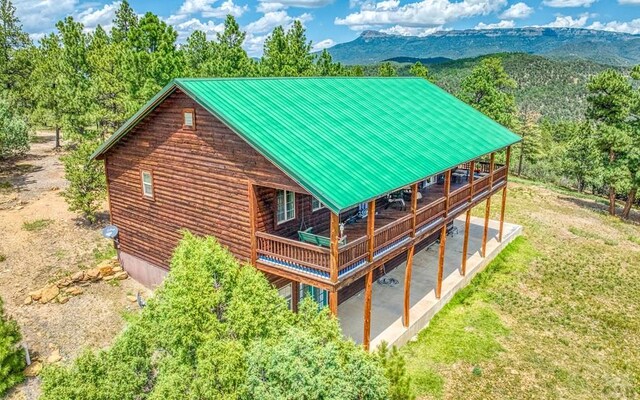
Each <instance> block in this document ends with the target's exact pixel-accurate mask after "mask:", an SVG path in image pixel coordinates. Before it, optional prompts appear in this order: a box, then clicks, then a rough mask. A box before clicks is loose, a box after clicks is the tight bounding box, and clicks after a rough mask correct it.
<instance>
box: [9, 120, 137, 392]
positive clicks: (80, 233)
mask: <svg viewBox="0 0 640 400" xmlns="http://www.w3.org/2000/svg"><path fill="white" fill-rule="evenodd" d="M53 139H54V137H53V134H52V133H51V132H39V133H38V134H37V135H36V137H35V138H34V142H33V143H32V145H31V150H30V151H29V153H28V154H27V155H26V156H24V157H20V158H18V159H16V160H12V161H11V162H8V163H0V260H2V258H3V257H2V256H3V255H4V257H6V259H5V260H4V261H0V297H2V299H4V302H5V311H6V312H7V313H8V315H9V316H11V317H13V318H14V319H15V320H16V321H17V322H18V324H19V325H20V328H21V331H22V335H23V343H24V344H26V345H27V346H28V348H29V350H30V353H31V354H32V357H33V356H34V355H35V356H36V357H39V358H40V359H41V360H44V361H45V365H46V359H47V357H48V356H49V355H50V354H51V353H52V352H54V351H55V350H56V349H57V350H59V351H60V355H61V356H62V361H61V362H62V363H68V362H69V361H70V360H72V359H73V358H74V357H76V356H77V355H78V354H79V353H81V352H82V351H83V350H84V349H86V348H93V349H95V348H101V347H105V346H108V345H109V344H110V342H111V340H113V338H114V337H115V336H116V335H117V334H118V332H119V331H121V329H122V328H123V326H124V321H123V318H122V314H123V313H125V312H127V311H137V309H138V306H137V304H136V303H132V302H130V301H129V300H128V299H127V295H135V294H136V293H137V292H141V293H142V295H143V297H144V296H148V295H149V292H148V291H147V290H146V289H145V288H144V287H143V286H142V285H140V284H138V283H137V282H135V281H133V280H132V279H127V280H124V281H117V283H115V284H111V283H106V282H97V283H92V284H90V285H88V286H86V287H83V288H82V289H83V290H84V293H83V294H81V295H79V296H76V297H71V298H70V299H69V301H68V302H67V303H65V304H59V303H57V302H51V303H48V304H39V303H34V304H31V305H24V300H25V298H26V297H27V293H28V292H30V291H33V290H36V289H39V288H41V287H43V286H45V285H47V284H48V283H51V282H53V281H54V280H56V279H58V278H61V277H63V276H65V275H68V274H71V273H74V272H77V271H79V270H80V269H85V268H90V267H93V266H94V265H95V264H96V263H97V261H96V255H95V253H96V252H104V251H105V250H106V249H108V248H109V246H110V245H111V243H110V241H109V240H106V239H104V238H102V237H101V234H100V229H101V228H102V227H103V226H104V225H105V224H107V223H108V215H107V213H106V210H105V211H104V213H103V218H102V219H101V220H100V221H99V222H98V223H96V224H94V225H92V226H89V225H87V224H86V222H84V221H83V220H82V219H81V218H79V217H78V215H76V214H74V213H72V212H70V211H68V210H67V204H66V203H65V201H64V198H63V197H62V195H61V193H62V191H63V190H64V188H65V187H66V186H67V182H66V181H65V179H64V168H63V165H62V163H61V162H60V160H59V156H60V155H62V154H64V153H63V152H61V151H54V150H53V146H54V141H53ZM7 182H9V183H10V184H11V186H10V187H9V185H8V184H7ZM105 205H106V204H105ZM41 219H45V220H50V221H49V223H48V224H47V225H46V226H44V227H43V228H41V229H38V230H32V231H29V230H26V229H25V228H24V226H23V224H24V223H25V222H32V221H35V220H41ZM39 386H40V380H39V378H29V379H28V381H27V382H26V383H25V384H23V385H20V386H19V387H18V388H16V390H14V391H13V392H11V393H9V395H8V396H7V398H8V399H35V398H37V397H38V394H39Z"/></svg>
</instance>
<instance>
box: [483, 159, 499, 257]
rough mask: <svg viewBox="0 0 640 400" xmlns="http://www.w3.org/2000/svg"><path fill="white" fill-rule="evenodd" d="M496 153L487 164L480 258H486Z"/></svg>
mask: <svg viewBox="0 0 640 400" xmlns="http://www.w3.org/2000/svg"><path fill="white" fill-rule="evenodd" d="M495 156H496V153H491V161H490V163H489V194H488V195H487V202H486V203H485V208H484V231H483V232H482V257H486V256H487V239H488V236H489V213H490V212H491V195H492V194H493V193H491V191H492V190H493V169H494V168H493V167H494V164H495V158H496V157H495Z"/></svg>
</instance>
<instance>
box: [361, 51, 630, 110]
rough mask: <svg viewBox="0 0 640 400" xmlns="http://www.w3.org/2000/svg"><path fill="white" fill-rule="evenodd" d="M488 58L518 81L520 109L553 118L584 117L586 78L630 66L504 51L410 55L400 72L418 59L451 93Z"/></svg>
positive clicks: (373, 68) (407, 73)
mask: <svg viewBox="0 0 640 400" xmlns="http://www.w3.org/2000/svg"><path fill="white" fill-rule="evenodd" d="M487 57H498V58H500V59H501V60H502V64H503V65H504V69H505V70H506V71H507V73H508V74H509V76H511V77H512V78H513V79H514V80H515V81H516V83H517V87H516V89H515V91H514V94H515V97H516V102H517V104H518V108H519V109H525V108H527V109H529V110H532V111H535V112H538V113H540V114H541V115H542V117H544V118H547V119H550V120H561V119H582V118H583V117H584V110H585V107H586V97H587V86H586V85H587V81H588V80H589V78H590V77H592V76H594V75H597V74H598V73H600V72H602V71H604V70H605V69H607V68H613V69H616V70H618V71H621V72H622V73H624V74H625V75H627V74H628V73H629V71H630V68H626V67H614V66H610V65H605V64H599V63H596V62H593V61H588V60H578V59H569V60H556V59H550V58H546V57H543V56H538V55H532V54H525V53H501V54H493V55H487V56H481V57H475V58H465V59H461V60H450V61H445V62H441V61H440V60H437V61H436V62H433V63H428V62H425V60H419V59H413V58H409V57H404V58H401V60H402V61H403V63H401V64H398V75H400V76H410V75H411V72H410V71H409V70H410V68H411V65H413V63H415V62H416V61H420V62H422V63H423V64H427V66H428V68H429V73H430V74H431V79H432V80H433V81H434V82H435V83H436V84H437V85H438V86H440V87H442V88H443V89H445V90H446V91H448V92H450V93H457V92H459V91H460V83H461V82H462V80H463V79H464V78H465V77H466V76H468V75H469V74H470V73H471V70H472V69H473V68H474V67H475V66H477V65H478V63H479V62H480V60H482V59H483V58H487ZM365 73H366V74H367V75H377V74H378V67H377V66H367V67H365Z"/></svg>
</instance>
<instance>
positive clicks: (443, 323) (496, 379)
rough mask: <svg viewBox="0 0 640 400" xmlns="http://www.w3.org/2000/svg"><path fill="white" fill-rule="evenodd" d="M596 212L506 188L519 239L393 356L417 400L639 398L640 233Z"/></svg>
mask: <svg viewBox="0 0 640 400" xmlns="http://www.w3.org/2000/svg"><path fill="white" fill-rule="evenodd" d="M497 199H498V197H496V198H495V201H494V205H493V207H492V210H491V213H492V217H493V218H496V217H497V213H498V212H499V201H498V200H497ZM601 208H602V205H601V204H600V203H598V202H597V201H596V199H590V198H588V196H587V197H585V196H581V197H580V198H573V197H572V196H570V195H569V194H568V192H566V191H561V190H560V191H558V190H555V189H553V188H550V187H544V186H538V185H531V184H528V183H525V182H522V181H520V182H518V183H514V184H512V185H511V188H510V193H509V199H508V206H507V220H508V221H510V222H515V223H518V224H521V225H523V226H524V234H523V236H522V237H520V238H518V239H517V240H515V241H514V242H513V243H511V244H510V245H509V246H508V247H507V248H506V249H505V250H504V251H503V252H502V253H501V254H500V255H499V256H498V257H497V258H496V259H495V260H494V261H493V262H492V263H491V264H490V265H489V266H488V268H487V269H486V270H485V271H484V272H483V273H481V274H479V275H478V276H477V277H476V278H475V279H474V280H473V281H472V283H471V284H470V285H469V286H468V287H467V288H465V289H464V290H462V291H461V292H459V293H458V294H457V295H456V296H455V297H454V299H453V300H452V301H451V302H450V303H449V304H448V305H447V306H446V307H445V308H444V309H443V310H442V311H441V312H440V313H439V314H438V315H437V316H436V317H435V318H434V319H433V320H432V322H431V324H430V326H429V327H428V328H427V329H425V330H423V331H422V332H421V333H420V335H419V337H418V340H417V341H416V342H413V343H411V344H409V345H407V346H405V347H404V348H403V350H402V351H403V353H404V354H405V356H406V357H407V365H408V368H409V371H410V374H411V377H412V381H413V385H414V388H415V390H416V394H417V395H418V398H451V399H457V398H464V399H488V398H496V399H506V398H512V399H527V398H530V399H593V398H640V240H639V239H638V238H640V228H639V227H638V225H635V224H632V223H625V222H621V221H620V220H619V219H617V218H612V217H609V216H607V215H606V214H605V213H603V212H602V211H601ZM483 212H484V211H483V207H482V206H479V207H477V208H476V210H474V213H475V214H476V215H481V214H482V213H483Z"/></svg>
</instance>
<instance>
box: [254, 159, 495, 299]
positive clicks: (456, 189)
mask: <svg viewBox="0 0 640 400" xmlns="http://www.w3.org/2000/svg"><path fill="white" fill-rule="evenodd" d="M469 167H470V164H469V163H465V164H462V165H460V166H458V167H457V168H455V172H453V173H451V172H450V171H449V173H443V174H441V175H440V176H438V177H436V179H438V180H439V181H437V182H434V183H433V184H430V185H424V186H422V187H419V186H418V184H415V185H412V187H408V188H403V189H401V190H399V191H398V192H395V194H393V198H392V199H390V195H389V196H383V197H381V198H378V199H376V200H374V201H372V202H370V203H369V204H368V207H366V208H364V209H358V208H354V209H352V210H348V211H346V212H343V213H341V214H340V215H339V216H337V218H338V224H337V225H338V226H335V227H334V229H338V232H337V234H338V240H339V244H338V249H337V250H338V251H337V253H338V257H337V261H338V262H337V276H336V277H335V278H337V279H336V280H335V281H332V269H331V249H330V246H329V243H330V240H329V238H330V237H331V224H329V223H326V224H324V227H323V228H322V229H319V230H317V229H314V230H313V234H314V236H317V237H320V238H322V241H323V243H326V244H327V245H326V246H322V245H317V244H312V243H309V242H305V241H302V240H300V238H299V237H297V235H295V234H294V235H290V236H289V237H287V236H283V235H279V234H274V233H270V232H266V231H256V261H258V262H260V263H261V264H263V265H268V266H270V267H277V268H281V269H285V270H288V271H290V272H291V273H297V274H301V275H304V276H306V277H308V278H309V279H311V280H313V282H312V283H315V285H316V286H318V287H322V288H328V287H329V286H335V285H333V284H335V283H338V284H340V283H342V282H346V283H349V282H351V281H352V280H353V278H354V277H355V278H357V277H358V272H361V271H362V270H363V269H364V268H366V266H367V265H369V264H371V263H372V262H374V261H377V260H380V259H382V258H386V257H387V256H388V255H390V254H392V253H394V252H395V251H397V250H399V249H402V248H404V247H406V245H407V244H409V243H410V242H413V241H416V242H417V241H420V240H422V239H424V238H425V237H426V236H428V235H429V234H432V233H433V232H435V231H437V230H438V229H439V228H441V227H442V226H443V225H444V224H446V223H448V222H450V221H451V220H453V218H455V217H456V216H457V215H459V214H460V213H462V212H464V211H465V210H467V209H468V208H469V207H471V206H473V205H475V204H477V203H478V202H479V201H482V200H483V199H485V198H486V197H487V196H489V195H490V194H492V193H493V192H495V191H497V190H499V189H501V188H502V187H503V186H504V184H505V182H506V174H507V168H506V166H504V165H495V166H493V167H492V166H491V165H489V163H478V164H476V167H475V168H474V170H475V171H476V172H475V174H474V175H473V178H471V175H470V174H469ZM445 176H446V177H448V179H449V181H448V182H445ZM412 188H417V189H418V191H417V193H418V195H417V196H415V204H413V203H412V201H413V197H414V196H413V195H412ZM400 200H401V201H400ZM372 205H373V207H372V208H373V209H374V213H375V214H374V215H369V208H371V206H372ZM370 222H373V224H372V226H370ZM312 228H314V227H312ZM369 229H373V242H372V246H373V248H372V249H370V243H369V241H368V231H369ZM370 250H372V252H373V259H369V255H370V254H369V252H370ZM334 273H335V271H334ZM340 286H341V285H338V287H340Z"/></svg>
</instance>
